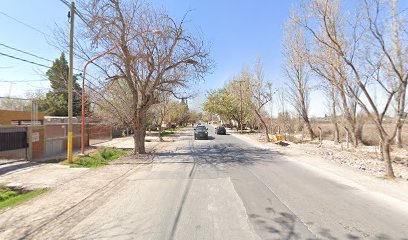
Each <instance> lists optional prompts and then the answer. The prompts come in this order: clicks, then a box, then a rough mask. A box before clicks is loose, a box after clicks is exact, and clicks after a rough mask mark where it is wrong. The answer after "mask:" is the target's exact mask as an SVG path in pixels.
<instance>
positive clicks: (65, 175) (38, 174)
mask: <svg viewBox="0 0 408 240" xmlns="http://www.w3.org/2000/svg"><path fill="white" fill-rule="evenodd" d="M88 170H89V169H86V168H70V167H69V166H67V165H62V164H59V163H35V162H27V161H18V162H16V161H9V163H6V162H5V161H2V165H1V166H0V185H6V186H9V187H18V188H24V189H31V190H32V189H39V188H53V187H56V186H59V185H61V184H63V183H65V182H68V181H70V180H72V179H75V178H77V177H79V176H81V175H82V174H84V173H86V172H87V171H88Z"/></svg>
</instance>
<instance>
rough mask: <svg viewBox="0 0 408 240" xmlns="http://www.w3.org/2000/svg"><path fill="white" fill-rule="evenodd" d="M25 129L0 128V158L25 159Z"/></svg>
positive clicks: (26, 146) (26, 142) (26, 145)
mask: <svg viewBox="0 0 408 240" xmlns="http://www.w3.org/2000/svg"><path fill="white" fill-rule="evenodd" d="M27 151H28V141H27V127H13V126H10V127H1V128H0V158H14V159H27V155H28V152H27Z"/></svg>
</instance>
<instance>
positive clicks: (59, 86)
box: [39, 53, 81, 116]
mask: <svg viewBox="0 0 408 240" xmlns="http://www.w3.org/2000/svg"><path fill="white" fill-rule="evenodd" d="M68 72H69V67H68V62H67V60H66V59H65V55H64V53H62V54H61V56H60V57H59V58H57V59H56V60H55V61H54V62H53V64H52V67H51V68H50V69H49V70H48V71H47V72H46V75H47V77H48V79H49V80H50V84H51V90H50V91H49V92H48V93H47V94H46V99H45V100H44V101H42V102H41V104H40V106H39V108H40V109H39V110H40V111H45V112H46V114H47V115H51V116H68ZM73 81H74V84H73V88H74V90H73V91H74V92H73V115H74V116H79V115H80V114H81V87H80V85H79V84H78V83H77V76H75V75H74V78H73Z"/></svg>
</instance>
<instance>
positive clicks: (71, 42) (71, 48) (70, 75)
mask: <svg viewBox="0 0 408 240" xmlns="http://www.w3.org/2000/svg"><path fill="white" fill-rule="evenodd" d="M74 16H75V3H74V1H72V3H71V19H70V20H71V29H70V36H69V72H68V144H67V145H68V146H67V158H68V162H69V163H72V147H73V146H72V135H73V134H72V115H73V114H72V108H73V107H72V95H73V94H72V85H73V70H74Z"/></svg>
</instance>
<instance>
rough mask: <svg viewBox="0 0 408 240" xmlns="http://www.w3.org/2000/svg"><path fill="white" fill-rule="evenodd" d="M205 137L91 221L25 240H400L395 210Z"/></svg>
mask: <svg viewBox="0 0 408 240" xmlns="http://www.w3.org/2000/svg"><path fill="white" fill-rule="evenodd" d="M209 128H210V129H209V132H210V137H209V140H193V132H192V129H189V130H188V131H185V132H183V133H182V136H181V138H180V141H177V142H175V143H174V144H175V145H173V146H172V147H171V148H167V149H161V150H160V151H158V153H157V154H156V156H155V158H154V161H153V163H151V164H145V165H139V166H138V168H137V169H136V170H134V171H130V172H128V173H127V174H126V176H124V177H123V179H121V181H120V184H117V185H116V186H115V187H112V190H111V192H110V193H109V194H102V195H100V196H99V197H98V198H97V199H94V200H92V201H90V202H89V203H88V204H90V205H94V206H97V207H94V209H93V210H92V211H88V212H84V213H83V214H72V216H70V219H69V220H70V221H69V223H70V225H69V224H68V225H69V226H70V227H69V228H64V229H61V228H59V227H53V225H52V223H50V224H49V225H46V226H45V227H44V230H43V231H40V232H38V233H35V234H33V235H32V237H33V238H38V239H43V238H49V239H157V240H162V239H169V240H172V239H183V240H195V239H228V240H230V239H231V240H235V239H236V240H239V239H242V240H249V239H287V240H290V239H330V240H334V239H383V240H385V239H408V216H407V215H406V213H404V212H403V211H400V210H399V209H398V206H389V205H387V204H385V203H382V202H381V201H380V200H378V199H374V198H372V197H370V195H369V194H366V193H365V192H364V191H361V190H358V189H355V188H353V187H350V186H346V185H342V184H340V183H337V182H335V181H334V180H330V179H327V178H325V177H324V176H323V175H319V174H317V173H316V172H314V171H311V170H309V169H306V168H304V167H302V165H299V164H297V163H295V162H292V161H287V160H285V159H284V158H283V157H282V156H280V155H279V154H278V153H276V152H272V151H270V150H264V149H260V148H255V147H250V146H249V145H248V144H247V143H246V142H243V141H241V140H239V139H237V138H235V137H234V136H231V135H226V136H218V135H214V130H213V128H212V127H209ZM129 168H132V166H129ZM62 223H63V222H62ZM60 225H61V224H60ZM60 225H55V226H60Z"/></svg>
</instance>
